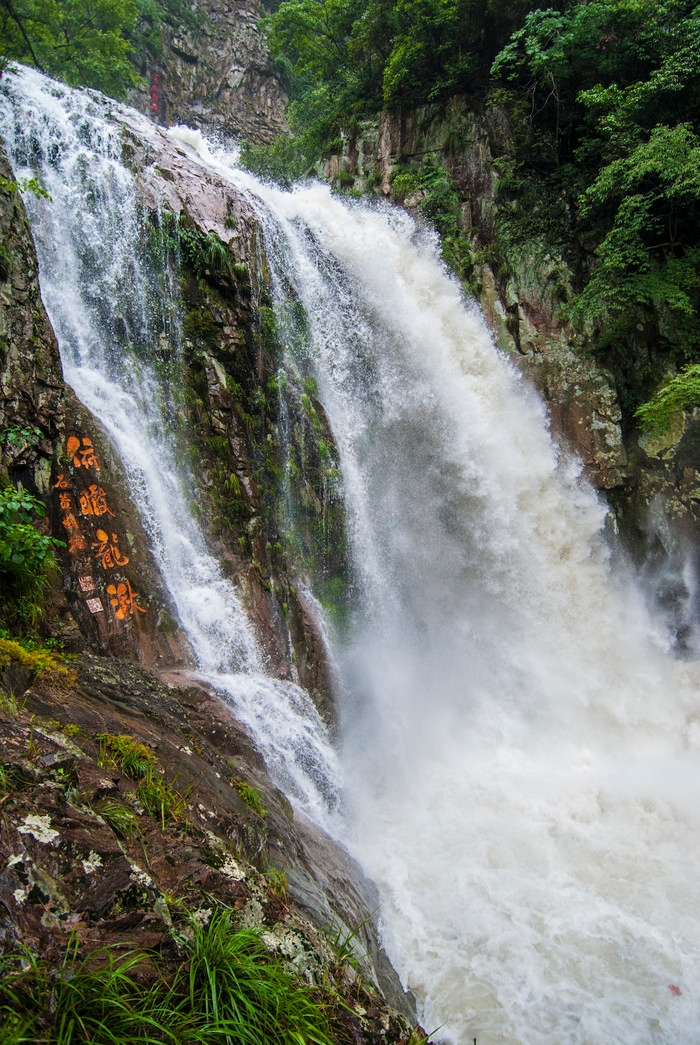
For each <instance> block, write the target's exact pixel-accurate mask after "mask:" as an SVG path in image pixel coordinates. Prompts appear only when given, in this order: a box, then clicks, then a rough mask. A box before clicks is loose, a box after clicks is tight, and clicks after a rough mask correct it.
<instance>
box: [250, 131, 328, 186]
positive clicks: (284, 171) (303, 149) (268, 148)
mask: <svg viewBox="0 0 700 1045" xmlns="http://www.w3.org/2000/svg"><path fill="white" fill-rule="evenodd" d="M315 159H316V156H315V154H314V149H313V148H309V145H308V143H307V140H306V139H305V137H304V136H303V135H302V136H298V137H292V138H290V137H287V136H286V135H280V136H279V137H278V138H275V140H274V141H273V142H271V143H270V144H269V145H253V144H251V143H246V144H245V145H244V146H243V148H242V149H241V161H240V162H241V166H243V167H245V169H246V170H249V171H252V172H253V174H257V176H258V177H259V178H266V179H268V180H269V181H276V182H280V183H281V184H283V185H290V184H291V183H292V182H294V181H299V180H301V179H302V178H305V177H306V176H307V175H309V174H310V173H311V172H312V170H313V166H314V161H315Z"/></svg>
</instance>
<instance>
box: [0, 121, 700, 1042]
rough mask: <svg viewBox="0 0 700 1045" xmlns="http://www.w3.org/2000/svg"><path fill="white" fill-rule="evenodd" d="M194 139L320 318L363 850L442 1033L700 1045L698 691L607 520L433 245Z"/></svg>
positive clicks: (374, 214) (391, 932) (428, 1016)
mask: <svg viewBox="0 0 700 1045" xmlns="http://www.w3.org/2000/svg"><path fill="white" fill-rule="evenodd" d="M3 124H4V130H5V133H9V132H8V127H7V124H8V118H7V117H6V116H3ZM83 133H88V131H87V125H86V129H85V131H84V132H83ZM189 140H190V142H191V144H192V145H193V146H198V148H199V155H200V160H201V162H202V163H203V164H205V165H211V164H214V165H216V167H217V169H218V170H219V172H224V173H225V174H226V175H227V176H229V177H230V178H231V179H232V180H234V181H235V182H236V184H238V185H239V186H241V187H243V188H245V189H246V190H247V191H249V192H251V193H253V194H255V195H256V197H257V198H258V203H257V208H258V213H259V216H260V219H261V221H262V223H263V225H264V227H265V229H266V246H267V252H268V256H269V257H270V259H271V264H272V269H273V277H274V283H275V292H276V293H277V295H278V297H280V298H281V297H282V296H283V295H284V293H285V291H284V289H283V288H284V287H290V286H291V287H292V288H293V289H294V292H295V293H296V294H297V296H298V297H299V299H300V300H301V301H302V302H303V304H304V306H305V309H306V313H307V316H308V320H309V325H310V339H309V346H308V358H307V360H306V363H307V364H308V366H311V367H313V369H314V372H315V374H316V377H317V379H318V384H319V392H320V398H321V400H322V402H323V404H324V407H325V410H326V412H327V414H328V417H329V419H330V422H331V426H332V428H333V432H334V435H335V438H336V441H337V444H338V447H339V450H340V454H341V458H342V461H341V463H342V470H343V479H344V484H345V492H346V498H347V505H348V514H349V519H348V521H349V530H350V538H351V548H352V554H353V562H354V570H355V573H356V578H355V581H356V587H357V589H358V605H357V607H356V611H355V618H354V624H353V626H352V628H351V634H350V636H349V637H348V638H347V640H346V642H345V645H344V647H343V649H342V650H339V653H338V657H339V667H340V671H341V673H342V675H343V687H342V688H343V691H344V692H345V693H346V695H347V705H346V706H344V707H343V708H341V709H340V711H341V717H342V722H343V738H344V739H343V751H342V756H343V760H344V762H345V766H346V774H345V776H346V780H347V792H348V797H349V801H350V804H351V806H352V811H353V817H352V822H351V824H350V825H349V827H348V831H349V836H350V840H351V843H352V845H353V847H354V851H355V852H356V854H357V855H358V856H359V857H360V859H361V861H362V862H363V864H364V866H365V868H366V870H367V871H368V872H369V873H370V874H371V875H372V877H373V878H374V879H375V881H376V882H377V884H378V885H379V888H380V891H381V894H382V898H383V906H382V918H383V924H384V929H385V936H386V941H387V944H388V947H389V949H390V953H391V956H392V957H393V959H394V962H395V964H396V965H397V967H398V968H399V969H400V971H401V972H402V975H403V976H404V978H405V980H406V981H407V982H408V983H409V984H410V985H411V986H412V988H413V989H414V990H415V991H416V992H417V994H418V996H419V998H420V999H421V1002H422V1006H423V1012H424V1021H425V1022H426V1024H427V1025H428V1026H435V1025H437V1024H444V1027H443V1029H442V1031H441V1032H440V1036H442V1037H444V1039H445V1040H446V1041H449V1042H459V1043H461V1045H467V1043H471V1042H472V1040H473V1039H474V1038H475V1037H476V1039H477V1041H478V1043H479V1045H514V1043H519V1045H545V1043H546V1045H555V1043H556V1045H601V1043H602V1042H605V1043H606V1045H613V1043H614V1045H648V1043H659V1045H660V1043H664V1045H686V1043H688V1045H691V1043H695V1042H698V1041H700V905H699V903H698V901H699V900H700V895H699V893H700V889H699V887H698V876H697V867H698V864H699V860H700V814H698V812H697V799H696V795H697V792H698V787H697V785H698V783H699V782H700V781H699V778H700V772H699V770H700V702H699V701H698V689H697V679H696V677H695V675H694V666H693V665H689V664H681V663H674V662H673V661H672V660H671V659H670V658H669V656H668V655H667V654H666V653H665V651H664V650H663V648H662V647H661V644H660V642H659V639H658V637H655V635H654V630H653V628H652V627H651V625H650V623H649V622H648V621H647V619H646V617H645V613H644V610H643V606H642V602H641V599H640V598H639V597H638V595H637V594H636V593H635V591H634V589H633V588H632V586H630V585H628V584H627V583H626V581H625V580H624V578H621V577H614V576H612V574H611V571H610V567H609V565H608V560H607V555H606V549H605V545H604V543H603V541H602V538H601V527H602V523H603V519H604V511H603V509H602V507H601V506H600V504H599V503H598V502H597V500H596V499H595V497H594V496H593V494H592V493H591V491H590V490H589V489H588V488H587V487H586V485H585V484H584V483H582V482H581V481H580V480H579V478H578V469H577V466H576V464H575V462H573V461H570V460H567V459H566V457H564V456H563V455H560V454H559V453H558V452H557V450H556V447H555V446H554V445H553V444H552V442H551V440H550V437H549V434H548V432H547V429H546V424H545V419H544V412H543V409H542V407H541V405H540V403H539V402H538V401H537V399H536V397H534V396H533V395H532V394H531V393H530V392H529V391H528V389H527V387H526V386H525V383H524V382H523V381H522V380H521V379H519V378H518V376H517V375H516V373H515V372H514V371H513V370H512V368H511V367H510V366H509V364H508V363H507V361H505V360H504V359H503V358H502V357H501V356H500V355H499V354H498V353H497V352H496V351H495V350H494V348H493V346H492V344H491V341H490V339H489V337H488V333H487V331H486V329H485V327H484V324H483V321H482V320H481V318H480V316H479V315H478V313H477V312H476V311H475V310H473V309H469V308H465V305H464V303H463V301H462V299H461V296H460V294H459V292H458V289H457V288H456V286H455V285H454V284H453V283H452V282H451V281H450V280H449V279H448V278H447V277H446V276H445V274H444V272H443V270H442V267H441V265H440V264H439V262H438V261H437V258H436V250H435V243H434V242H433V241H432V239H431V238H430V237H429V236H426V235H424V234H421V233H420V232H418V231H417V230H416V228H415V226H414V225H413V223H412V222H411V221H410V219H409V218H408V217H406V216H405V215H401V214H399V213H396V212H393V211H391V210H389V209H388V208H376V209H373V208H371V207H366V206H360V205H354V206H350V205H348V204H344V203H342V202H341V201H339V200H338V199H335V198H333V197H332V195H331V194H330V192H329V191H328V189H327V188H324V187H321V186H311V187H305V188H300V189H298V190H297V191H295V192H293V193H283V192H280V191H278V190H275V189H271V188H269V187H265V186H261V185H259V184H257V183H255V182H254V181H253V179H250V178H248V176H246V175H244V174H242V173H241V172H236V171H233V170H229V169H228V168H227V167H226V161H225V159H224V158H223V157H221V156H215V155H212V154H211V153H210V152H208V151H207V150H206V149H205V148H204V147H203V146H202V145H201V142H200V143H199V145H198V143H197V141H196V140H195V138H193V137H192V136H191V135H190V136H189ZM50 191H52V194H53V189H51V188H50ZM43 264H44V262H43V261H42V265H43ZM43 278H44V277H43V275H42V279H43ZM64 351H65V349H64ZM71 373H72V372H71ZM71 380H77V378H76V377H75V375H73V374H72V376H71ZM81 394H82V393H81ZM97 412H98V413H99V411H97ZM115 438H117V437H116V436H115ZM155 532H156V534H157V533H158V529H157V524H156V527H155ZM179 568H180V567H179V566H174V567H173V570H174V573H173V574H172V576H173V577H174V579H175V583H176V584H177V583H179V579H178V577H179V575H178V573H177V570H178V569H179ZM164 572H165V573H166V575H167V569H165V568H164ZM205 630H206V629H205ZM243 659H245V658H243ZM253 661H254V658H253ZM248 667H249V668H250V669H251V670H252V671H253V675H252V676H244V675H241V676H238V678H241V679H244V678H253V679H254V680H255V679H257V678H259V676H258V675H256V674H255V672H256V671H257V668H256V665H255V663H254V662H253V663H249V664H248ZM253 684H254V685H255V684H257V683H255V682H254V683H253ZM274 692H275V691H274V690H270V689H268V690H266V693H269V694H270V695H271V697H273V696H274ZM671 988H673V989H671Z"/></svg>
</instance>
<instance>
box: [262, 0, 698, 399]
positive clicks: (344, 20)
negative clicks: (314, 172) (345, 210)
mask: <svg viewBox="0 0 700 1045" xmlns="http://www.w3.org/2000/svg"><path fill="white" fill-rule="evenodd" d="M535 6H536V5H535V4H534V3H527V2H522V3H518V4H510V5H504V4H499V3H496V2H486V0H481V2H478V0H477V2H468V0H451V2H450V3H443V2H434V0H352V2H339V0H325V2H324V3H317V2H312V0H285V2H283V3H282V4H281V5H280V6H279V8H278V9H277V10H276V11H275V12H274V13H273V14H272V15H271V16H270V17H269V19H268V21H267V25H268V39H269V42H270V46H271V48H272V50H273V53H275V54H276V55H277V56H278V59H279V61H280V63H281V65H282V67H283V68H284V69H285V70H286V72H287V75H288V77H289V84H290V90H291V94H292V98H293V102H292V106H291V108H290V119H291V122H292V125H293V127H294V128H295V130H296V133H297V144H298V147H297V151H296V153H295V154H294V152H293V149H292V148H291V147H290V146H289V144H287V146H286V155H287V157H288V159H291V158H293V157H295V158H296V163H297V166H299V158H300V157H304V159H305V160H306V162H307V164H308V161H309V156H310V155H311V154H313V153H314V150H315V153H316V155H318V154H320V152H321V151H323V150H324V149H325V150H326V152H328V151H332V150H333V142H334V139H336V138H337V136H338V134H339V133H340V131H341V129H342V131H343V132H344V133H348V132H351V131H352V124H353V121H354V120H357V119H358V118H360V117H364V116H370V115H375V114H377V113H379V111H380V110H381V109H388V110H389V111H393V112H395V113H396V112H402V111H406V110H409V109H414V108H416V107H417V106H420V105H425V104H428V103H435V102H438V103H444V102H446V100H447V99H448V98H449V97H451V96H454V95H456V94H462V95H464V94H466V95H467V96H468V99H467V104H468V105H470V106H471V107H472V108H474V109H475V110H476V111H483V110H484V107H485V106H487V107H493V106H494V105H495V106H498V107H500V109H501V110H502V111H505V112H507V113H508V116H509V123H510V127H511V131H512V134H513V139H514V140H513V143H512V144H513V148H514V151H512V152H511V153H510V154H509V155H507V156H504V157H502V158H501V160H500V168H499V176H500V185H501V189H500V194H501V203H500V218H499V226H500V228H499V237H498V241H497V242H496V243H495V244H494V246H495V247H496V248H497V251H496V260H497V261H500V264H501V265H505V266H506V267H507V265H508V256H509V252H512V249H513V247H514V246H517V244H518V242H520V243H521V244H522V243H523V242H524V241H532V240H533V239H538V240H539V241H540V242H542V243H544V245H545V249H547V248H549V249H552V250H554V251H555V252H556V253H557V254H558V255H560V256H562V255H563V256H565V257H566V258H567V260H568V263H569V265H570V266H571V268H572V271H573V272H574V276H575V287H574V291H575V294H574V297H573V299H572V300H570V302H569V308H568V318H569V319H570V320H571V321H572V322H574V323H575V324H576V325H577V326H578V327H579V329H581V330H582V331H585V332H586V335H587V338H588V340H589V343H590V344H591V345H592V347H593V348H594V349H596V350H597V351H599V352H600V353H602V354H603V356H604V358H605V359H606V362H607V363H608V365H609V366H610V367H611V368H612V369H613V370H614V372H615V374H616V377H617V380H618V387H619V391H620V394H621V398H622V402H623V408H624V409H625V410H626V412H627V416H628V417H631V414H632V412H633V411H634V409H635V408H636V407H637V406H639V404H640V403H641V402H642V401H643V400H645V399H646V398H648V396H649V394H650V392H651V391H652V390H653V389H654V387H655V386H656V385H657V384H658V381H659V378H660V376H661V374H662V373H663V372H664V371H665V370H666V369H667V368H668V367H669V366H670V367H671V368H673V367H677V366H680V365H682V363H684V362H691V361H693V360H694V359H695V358H697V352H698V346H699V343H700V322H699V318H698V309H699V308H700V283H699V280H698V268H699V265H700V181H699V180H698V177H697V168H698V156H699V155H700V152H699V149H700V141H699V139H698V133H699V131H700V90H699V88H700V59H699V58H698V55H699V54H700V47H699V46H698V44H699V42H700V36H699V34H700V7H699V6H698V5H697V4H695V3H693V2H692V0H669V2H658V0H634V2H629V0H592V2H590V3H581V2H579V0H564V2H561V3H558V4H555V5H553V6H552V7H550V8H548V9H546V10H541V9H537V10H532V8H535ZM445 148H446V150H447V151H452V152H456V151H458V150H459V148H460V142H459V141H454V142H449V143H446V146H445ZM278 149H279V147H278ZM251 160H252V163H253V165H255V164H256V163H257V167H258V169H261V167H264V164H263V163H262V161H261V159H260V158H259V157H257V156H252V157H251ZM429 162H430V158H429ZM432 162H433V163H435V159H434V158H433V160H432ZM277 166H278V167H279V166H280V164H278V165H277ZM273 173H274V171H273ZM450 214H452V217H453V218H454V208H449V207H448V208H447V210H446V209H445V208H444V207H442V208H440V209H439V214H438V216H437V217H438V220H437V224H438V227H439V226H440V224H441V222H442V225H447V228H446V229H445V228H440V231H441V232H442V233H443V235H445V232H447V234H448V235H449V234H450V232H451V231H452V230H451V229H450V228H449V226H450V224H451V222H450ZM428 216H431V215H428ZM433 220H435V218H434V217H433ZM453 223H454V221H452V224H453ZM499 255H500V258H499ZM446 256H447V258H448V260H449V261H450V262H451V263H453V265H454V267H455V268H456V270H457V271H458V273H459V274H460V275H463V274H464V272H463V271H460V268H462V269H464V265H462V266H460V261H463V259H461V258H460V252H459V251H457V252H455V250H454V249H453V250H448V251H447V253H446Z"/></svg>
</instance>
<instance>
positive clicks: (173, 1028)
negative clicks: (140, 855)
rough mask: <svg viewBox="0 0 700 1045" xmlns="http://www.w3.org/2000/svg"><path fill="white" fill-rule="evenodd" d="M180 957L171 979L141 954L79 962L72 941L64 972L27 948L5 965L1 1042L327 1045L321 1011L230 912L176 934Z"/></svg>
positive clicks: (1, 967) (102, 954)
mask: <svg viewBox="0 0 700 1045" xmlns="http://www.w3.org/2000/svg"><path fill="white" fill-rule="evenodd" d="M177 939H178V942H179V944H180V946H181V947H182V948H183V949H184V960H183V961H181V962H180V963H178V965H177V967H176V970H175V973H174V974H173V975H172V976H168V975H167V974H166V971H165V970H164V969H163V968H162V967H161V965H160V964H159V962H158V960H157V958H155V957H154V956H153V955H152V954H147V953H146V952H143V951H132V952H130V953H128V954H121V955H120V954H118V952H117V951H116V949H114V950H113V949H110V948H103V949H101V950H99V951H93V952H92V953H90V954H87V955H86V956H84V957H81V956H80V954H79V949H78V942H77V939H76V938H75V937H74V938H72V939H71V941H70V942H69V944H68V946H67V948H66V951H65V954H64V956H63V960H62V962H61V964H60V965H59V967H58V968H54V967H52V966H51V965H50V964H49V963H48V962H46V961H44V960H42V959H40V958H38V957H37V956H36V955H35V954H34V953H33V952H31V951H29V950H25V951H21V952H19V953H16V954H5V956H4V957H3V958H2V959H0V1038H1V1039H2V1041H3V1042H5V1043H10V1042H12V1043H16V1045H19V1043H20V1042H29V1041H45V1042H54V1043H55V1045H78V1043H88V1042H89V1043H91V1045H137V1043H144V1045H145V1043H156V1042H163V1043H169V1045H177V1043H185V1042H199V1043H201V1045H331V1042H330V1038H329V1035H328V1027H327V1021H326V1018H325V1015H324V1013H323V1010H322V1009H321V1007H320V1006H319V1005H318V1003H317V1002H316V1001H315V1000H314V997H313V995H312V992H311V991H310V989H309V988H308V987H306V986H305V985H300V984H298V983H297V982H296V981H295V980H294V978H293V977H292V976H291V975H290V974H289V973H288V972H287V971H286V970H285V969H284V968H283V966H282V965H281V963H280V962H277V961H274V960H272V959H271V958H270V955H269V954H268V952H267V950H266V948H265V946H264V944H263V943H262V941H261V939H260V935H259V933H258V932H257V931H256V930H253V929H245V930H236V929H235V928H234V926H233V923H232V918H231V912H230V911H228V910H226V909H224V910H219V911H217V912H216V913H215V914H214V915H213V916H212V917H211V919H210V921H209V923H208V924H207V925H205V926H202V925H200V924H199V922H198V921H197V920H196V919H195V918H194V917H193V916H190V917H189V918H188V920H187V922H186V924H185V925H184V926H183V928H182V930H181V931H180V932H178V934H177Z"/></svg>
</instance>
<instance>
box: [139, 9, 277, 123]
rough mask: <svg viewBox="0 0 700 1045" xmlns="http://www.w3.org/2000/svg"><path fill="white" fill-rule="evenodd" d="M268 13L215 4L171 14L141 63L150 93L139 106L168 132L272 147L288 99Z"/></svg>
mask: <svg viewBox="0 0 700 1045" xmlns="http://www.w3.org/2000/svg"><path fill="white" fill-rule="evenodd" d="M263 14H264V10H263V7H262V5H261V4H260V3H259V2H258V0H240V2H239V3H236V4H231V3H228V2H227V0H207V2H206V3H197V4H193V5H192V6H191V7H190V6H189V5H187V6H186V7H183V8H182V10H180V13H179V15H177V14H175V13H174V12H173V13H172V14H169V15H168V16H167V17H166V18H165V19H164V20H162V21H161V22H160V23H159V24H158V26H157V27H155V26H154V27H152V34H153V38H154V42H153V43H152V45H151V47H150V48H148V49H146V50H144V51H142V52H141V53H140V54H139V55H138V56H137V66H138V69H139V72H140V73H141V76H142V77H143V79H144V87H143V88H142V89H141V90H140V91H138V92H136V93H135V94H134V96H133V97H132V98H131V99H130V102H131V104H132V105H134V106H135V107H136V108H137V109H140V110H141V112H144V113H147V114H149V115H150V116H151V117H152V118H153V119H155V120H157V121H158V122H160V123H162V124H164V125H165V126H172V125H173V124H179V123H182V124H186V125H187V126H188V127H198V128H200V129H202V130H204V129H206V130H207V132H208V133H209V134H210V135H211V134H213V135H214V136H216V135H217V134H219V135H224V136H226V137H229V138H230V137H236V138H238V137H243V138H245V139H246V140H248V141H252V142H268V141H271V140H272V138H274V137H275V135H277V134H280V133H281V132H282V131H283V129H284V112H285V106H286V103H287V96H286V94H285V92H284V90H283V87H282V85H281V83H280V79H279V76H278V74H277V73H276V72H275V69H274V68H273V66H272V63H271V60H270V56H269V54H268V51H267V48H266V46H265V41H264V37H263V35H262V33H261V31H260V29H259V27H258V22H259V20H260V18H261V17H262V16H263ZM143 18H144V21H147V18H146V16H143Z"/></svg>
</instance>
